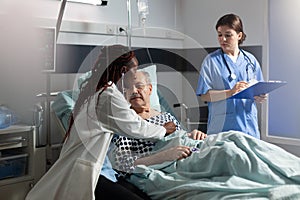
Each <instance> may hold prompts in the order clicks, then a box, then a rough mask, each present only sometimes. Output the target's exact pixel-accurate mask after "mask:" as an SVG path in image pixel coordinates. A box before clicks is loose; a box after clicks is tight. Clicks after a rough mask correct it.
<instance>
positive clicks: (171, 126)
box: [163, 122, 176, 136]
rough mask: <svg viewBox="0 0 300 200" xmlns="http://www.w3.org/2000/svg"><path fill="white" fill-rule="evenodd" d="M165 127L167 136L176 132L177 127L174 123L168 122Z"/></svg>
mask: <svg viewBox="0 0 300 200" xmlns="http://www.w3.org/2000/svg"><path fill="white" fill-rule="evenodd" d="M163 127H164V128H165V129H166V136H167V135H170V134H171V133H174V132H175V131H176V125H175V124H174V123H173V122H167V123H165V124H164V125H163Z"/></svg>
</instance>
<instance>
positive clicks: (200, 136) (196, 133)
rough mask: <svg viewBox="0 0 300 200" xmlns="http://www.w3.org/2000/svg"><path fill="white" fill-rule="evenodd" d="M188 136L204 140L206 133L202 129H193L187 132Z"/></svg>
mask: <svg viewBox="0 0 300 200" xmlns="http://www.w3.org/2000/svg"><path fill="white" fill-rule="evenodd" d="M188 136H189V137H190V138H192V139H194V140H204V139H205V138H206V137H207V135H206V134H205V133H203V132H202V131H199V130H197V129H194V130H193V131H192V132H190V133H188Z"/></svg>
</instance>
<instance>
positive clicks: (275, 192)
mask: <svg viewBox="0 0 300 200" xmlns="http://www.w3.org/2000/svg"><path fill="white" fill-rule="evenodd" d="M150 82H151V81H150V80H149V76H148V74H147V73H145V72H138V73H137V74H136V78H135V79H134V81H132V82H131V83H130V84H128V85H127V91H126V97H127V100H128V101H129V102H130V103H131V107H132V109H134V110H135V111H136V112H137V113H138V114H139V115H140V116H141V117H142V118H144V119H146V120H147V121H149V122H151V123H156V124H160V125H165V123H166V122H170V121H172V122H173V123H174V124H175V127H176V128H175V127H173V126H171V128H170V129H174V128H175V129H176V131H175V133H174V134H172V135H170V136H167V137H165V139H163V140H162V141H158V142H155V143H154V142H152V141H147V140H140V139H129V138H126V137H121V136H119V137H116V138H114V140H113V143H114V145H115V147H114V149H113V150H112V151H111V152H110V159H111V161H112V164H113V167H114V168H116V169H117V170H119V171H122V172H124V173H126V174H127V176H126V177H127V180H128V181H130V182H132V183H133V184H135V185H136V186H137V187H139V188H140V189H141V190H143V191H145V192H146V193H147V194H148V195H149V196H150V197H151V199H189V200H198V199H266V200H267V199H300V158H298V157H296V156H294V155H293V154H290V153H288V152H287V151H285V150H283V149H281V148H279V147H277V146H275V145H273V144H270V143H267V142H264V141H262V140H258V139H256V138H253V137H251V136H248V135H246V134H244V133H242V132H238V131H228V132H222V133H219V134H215V135H209V136H206V134H204V133H202V132H201V131H197V130H194V131H193V132H192V133H186V132H185V131H183V130H181V127H180V124H179V123H178V121H177V120H176V119H175V118H174V117H173V116H172V115H170V114H169V113H160V112H158V111H156V110H153V109H151V108H150V98H149V96H150V94H151V90H152V85H151V84H150Z"/></svg>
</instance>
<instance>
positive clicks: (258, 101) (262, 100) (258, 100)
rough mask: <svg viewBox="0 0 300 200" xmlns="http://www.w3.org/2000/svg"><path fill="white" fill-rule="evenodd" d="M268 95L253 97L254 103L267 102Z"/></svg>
mask: <svg viewBox="0 0 300 200" xmlns="http://www.w3.org/2000/svg"><path fill="white" fill-rule="evenodd" d="M267 98H268V95H267V94H261V95H259V96H254V99H255V102H257V103H263V102H265V101H266V100H267Z"/></svg>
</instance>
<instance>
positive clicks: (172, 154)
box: [159, 146, 192, 161]
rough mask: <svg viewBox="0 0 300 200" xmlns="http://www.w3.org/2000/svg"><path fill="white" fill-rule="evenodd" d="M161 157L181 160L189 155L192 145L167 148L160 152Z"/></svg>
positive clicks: (166, 159) (169, 159)
mask: <svg viewBox="0 0 300 200" xmlns="http://www.w3.org/2000/svg"><path fill="white" fill-rule="evenodd" d="M159 154H160V157H161V158H162V159H164V161H173V160H181V159H183V158H187V157H189V156H190V155H191V154H192V152H191V150H190V147H187V146H175V147H171V148H169V149H166V150H164V151H162V152H160V153H159Z"/></svg>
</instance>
